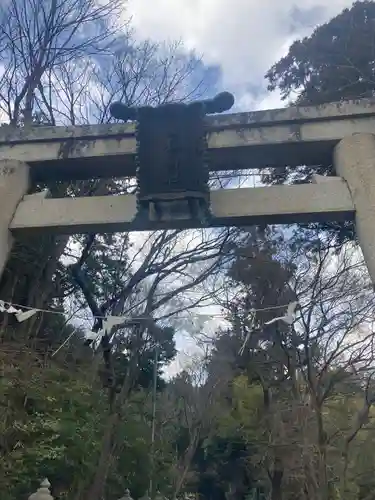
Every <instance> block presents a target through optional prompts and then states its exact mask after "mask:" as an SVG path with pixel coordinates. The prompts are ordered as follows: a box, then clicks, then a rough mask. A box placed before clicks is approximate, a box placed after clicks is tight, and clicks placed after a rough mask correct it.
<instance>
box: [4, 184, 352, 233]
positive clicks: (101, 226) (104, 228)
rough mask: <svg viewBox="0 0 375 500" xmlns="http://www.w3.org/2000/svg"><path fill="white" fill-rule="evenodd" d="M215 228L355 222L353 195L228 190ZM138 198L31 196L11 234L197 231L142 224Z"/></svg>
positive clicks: (329, 187) (177, 223)
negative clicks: (333, 221)
mask: <svg viewBox="0 0 375 500" xmlns="http://www.w3.org/2000/svg"><path fill="white" fill-rule="evenodd" d="M211 208H212V215H213V217H212V220H211V221H210V222H211V224H210V225H211V226H235V225H241V226H246V225H251V224H257V223H273V224H276V223H293V222H307V221H317V220H343V219H352V218H353V217H354V207H353V203H352V199H351V196H350V193H349V190H348V188H347V186H346V184H345V182H343V181H342V180H341V179H339V178H336V179H334V180H332V182H326V183H322V184H304V185H299V186H273V187H266V188H246V189H245V188H244V189H222V190H218V191H212V192H211ZM136 211H137V201H136V197H135V196H133V195H123V196H97V197H87V198H62V199H51V198H48V197H43V196H38V195H34V196H27V197H25V198H24V200H23V201H22V202H21V203H20V204H19V206H18V209H17V211H16V214H15V216H14V218H13V221H12V223H11V225H10V229H11V230H12V231H14V232H18V231H47V232H53V233H58V234H64V233H65V234H75V233H80V232H89V233H91V232H109V231H129V230H151V229H158V228H160V229H162V228H166V227H169V228H173V227H177V228H184V227H186V228H188V227H193V226H194V224H196V223H194V222H193V221H192V220H185V221H184V220H181V219H179V220H171V221H168V223H166V224H165V225H163V224H159V225H158V224H155V223H153V224H149V225H148V226H144V225H137V224H136V223H134V222H133V219H134V217H135V214H136Z"/></svg>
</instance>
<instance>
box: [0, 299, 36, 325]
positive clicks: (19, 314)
mask: <svg viewBox="0 0 375 500" xmlns="http://www.w3.org/2000/svg"><path fill="white" fill-rule="evenodd" d="M0 312H6V313H8V314H14V315H15V317H16V319H17V321H18V322H19V323H22V322H23V321H26V320H27V319H29V318H31V317H32V316H34V314H36V313H37V312H38V309H28V310H27V311H25V310H23V309H18V308H17V307H14V306H12V304H10V305H8V306H7V305H6V302H4V301H3V300H0Z"/></svg>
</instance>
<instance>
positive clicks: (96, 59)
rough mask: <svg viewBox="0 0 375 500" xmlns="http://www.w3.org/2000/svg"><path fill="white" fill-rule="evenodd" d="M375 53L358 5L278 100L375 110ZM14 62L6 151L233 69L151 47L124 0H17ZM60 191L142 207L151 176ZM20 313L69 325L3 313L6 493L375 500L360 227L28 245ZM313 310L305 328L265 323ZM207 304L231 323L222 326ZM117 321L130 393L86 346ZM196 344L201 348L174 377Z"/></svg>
mask: <svg viewBox="0 0 375 500" xmlns="http://www.w3.org/2000/svg"><path fill="white" fill-rule="evenodd" d="M374 53H375V2H370V1H364V2H357V3H355V4H354V5H353V7H352V8H351V9H348V10H345V11H343V12H342V13H338V15H337V17H335V18H334V19H332V20H330V21H329V22H327V23H326V24H324V25H322V26H319V27H318V28H316V30H315V31H314V32H313V33H312V35H311V36H308V37H307V38H304V39H303V40H298V41H296V42H295V43H293V45H292V46H291V47H290V50H289V53H288V54H287V55H286V56H285V57H283V58H282V59H281V60H280V61H278V62H276V63H275V65H274V66H272V68H270V70H269V71H268V73H267V75H266V80H267V82H268V84H269V90H270V91H273V90H279V91H281V92H282V95H283V97H284V98H285V100H287V101H289V103H290V104H292V105H293V104H303V105H305V104H315V103H324V102H328V101H339V100H341V99H346V98H358V97H370V96H373V94H374V91H375V61H374ZM0 68H1V72H0V111H1V117H2V118H1V119H2V126H1V129H0V136H1V132H2V129H3V130H8V128H9V127H30V126H40V127H43V126H46V125H50V126H51V125H52V126H55V125H69V124H70V125H79V124H87V123H107V122H109V121H110V118H109V114H108V105H109V104H110V103H111V102H112V101H113V100H119V99H120V100H122V101H124V102H126V103H127V104H129V105H136V104H140V103H151V104H157V103H162V102H167V101H170V100H175V99H179V100H184V99H192V98H194V97H197V96H202V95H204V96H208V95H210V94H214V93H215V90H216V89H215V85H216V83H218V80H217V79H218V78H219V76H220V75H218V74H217V71H216V70H215V68H210V67H206V66H205V65H204V64H203V62H202V60H201V59H200V58H199V57H198V56H197V55H196V54H194V53H188V52H187V51H186V50H184V47H183V46H182V45H181V44H179V43H175V44H169V45H163V46H160V45H155V44H154V43H152V42H151V41H145V42H142V43H140V42H137V41H136V40H135V38H134V36H133V33H132V29H131V23H130V22H129V21H128V18H127V15H126V4H125V8H124V2H123V1H122V0H101V1H100V2H97V1H96V0H5V1H3V2H2V3H1V5H0ZM229 90H230V89H229ZM314 172H318V173H320V174H327V173H330V172H329V171H326V170H324V171H323V170H322V169H321V168H319V166H318V167H317V168H316V169H314ZM312 173H313V171H312V169H307V168H306V167H301V168H299V169H288V168H285V169H283V170H282V171H281V170H278V171H276V172H275V171H272V172H267V171H266V172H265V171H262V179H263V182H264V183H265V184H274V183H284V182H309V180H310V178H311V174H312ZM251 174H253V173H252V172H249V175H251ZM233 179H234V174H233V173H232V175H231V174H230V173H229V175H228V172H227V173H226V175H223V176H218V175H215V177H213V178H212V179H211V182H212V185H213V186H218V185H223V184H228V183H230V182H233ZM46 187H47V188H48V189H49V190H50V191H51V192H52V194H53V195H54V196H62V195H64V196H90V195H96V194H102V195H105V194H117V193H127V192H129V193H130V192H132V191H133V190H134V179H105V180H91V181H87V182H76V183H70V184H69V183H50V184H49V185H48V186H44V185H34V186H32V190H33V192H37V191H39V190H41V189H44V188H46ZM286 229H287V230H286ZM0 299H1V300H4V301H7V302H9V303H12V304H19V305H26V306H29V307H32V308H38V309H43V310H47V311H49V312H44V313H42V312H39V313H38V314H36V315H34V316H32V317H31V318H30V319H28V320H27V321H24V322H21V323H19V322H17V321H16V320H15V318H14V315H12V314H9V313H6V312H2V313H0V314H1V318H0V320H1V322H0V332H1V348H0V370H1V372H0V373H1V377H0V414H1V417H0V497H1V499H2V500H23V499H26V498H27V496H28V495H29V494H30V493H31V492H33V491H34V490H35V488H36V486H37V485H38V482H40V480H41V479H43V478H44V477H48V478H49V480H50V482H51V484H52V488H53V494H54V496H55V497H56V499H59V500H63V499H66V500H103V499H105V500H117V499H119V498H120V497H121V496H123V495H124V492H125V490H126V488H129V489H130V491H131V494H132V496H133V497H134V498H136V499H138V498H140V497H142V496H144V495H145V494H148V495H149V496H151V497H154V496H155V495H156V494H157V492H159V494H160V495H161V496H163V497H166V498H168V499H171V500H172V499H177V498H186V497H189V498H197V499H198V498H199V499H201V500H266V499H270V500H344V499H345V500H372V499H374V498H375V476H374V468H375V453H374V450H375V433H374V424H373V420H372V418H373V416H374V414H375V413H374V412H375V409H374V408H373V405H374V403H375V382H374V374H375V350H374V349H375V346H374V341H375V334H374V317H375V315H374V313H375V295H374V293H373V289H372V287H371V284H370V282H369V277H368V275H367V272H366V269H365V266H364V264H363V261H362V257H361V254H360V252H359V250H358V248H357V246H356V242H355V240H354V236H353V228H352V226H351V225H350V224H347V225H346V226H344V225H337V224H330V225H324V226H322V225H316V224H315V225H314V224H312V225H308V226H306V227H302V226H300V227H289V228H280V227H268V228H264V227H258V228H239V229H220V230H219V229H218V230H204V231H203V230H196V231H168V232H158V233H151V234H143V235H137V236H136V237H135V236H134V235H129V234H113V235H109V234H108V235H107V234H105V235H97V234H92V235H86V236H82V235H77V236H75V237H72V238H70V237H69V238H68V237H50V236H48V237H47V236H46V237H43V238H40V237H38V238H32V237H27V238H24V239H22V240H17V241H16V242H15V245H14V248H13V251H12V255H11V258H10V260H9V262H8V264H7V267H6V271H5V273H4V275H3V276H2V278H1V280H0ZM293 301H298V303H299V306H298V308H297V314H296V319H295V321H294V322H292V324H288V323H287V322H285V321H282V320H277V321H274V322H270V323H269V324H266V323H268V322H269V321H270V320H272V319H274V318H276V317H279V316H282V315H284V314H285V313H286V307H285V305H287V304H289V303H291V302H293ZM208 306H210V307H211V309H210V310H215V311H220V316H219V317H216V318H209V317H205V316H201V315H200V314H201V313H202V314H204V313H205V311H206V312H207V307H208ZM213 307H214V309H212V308H213ZM107 315H117V316H119V315H122V316H125V317H126V318H127V319H128V321H127V322H126V324H120V325H117V326H116V327H115V329H114V338H113V346H112V359H113V366H114V372H115V380H116V384H115V388H114V389H113V390H112V389H111V388H108V384H107V374H106V371H105V370H104V367H103V359H102V352H101V350H100V348H97V346H96V344H95V343H93V344H91V345H86V344H85V342H84V339H85V334H86V332H87V331H88V330H91V329H92V328H94V329H97V328H98V327H100V325H98V320H95V317H104V316H107ZM139 318H141V319H139ZM182 334H184V335H190V336H191V337H192V338H193V339H194V341H195V342H196V345H197V354H196V355H194V356H192V357H191V358H190V359H189V360H187V361H186V360H185V361H186V363H185V368H184V369H183V371H181V372H180V373H179V374H178V375H176V376H174V377H173V378H170V377H166V375H165V373H168V366H169V365H170V363H171V362H172V361H173V360H175V358H176V356H177V354H178V353H177V350H176V344H175V341H176V339H177V338H179V336H181V335H182Z"/></svg>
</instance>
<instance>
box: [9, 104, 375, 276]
mask: <svg viewBox="0 0 375 500" xmlns="http://www.w3.org/2000/svg"><path fill="white" fill-rule="evenodd" d="M205 124H206V127H207V132H208V133H207V145H208V151H207V153H208V158H209V166H210V170H211V171H221V170H241V169H246V168H265V167H267V168H271V167H279V166H286V165H288V166H292V167H293V166H298V165H310V166H314V165H331V164H333V165H334V168H335V172H336V175H337V176H336V177H320V176H316V178H315V179H314V182H313V183H311V184H304V185H295V186H272V187H257V188H241V189H219V190H215V191H211V193H210V199H211V212H212V218H211V220H210V222H209V223H207V224H208V225H210V226H213V227H214V226H233V225H241V226H248V225H251V224H256V223H296V222H308V221H329V220H330V221H332V220H335V221H343V220H349V219H354V218H355V221H356V229H357V236H358V239H359V242H360V245H361V247H362V251H363V254H364V257H365V260H366V262H367V265H368V269H369V272H370V276H371V279H372V282H373V283H375V135H373V134H375V99H364V100H357V101H346V102H340V103H331V104H325V105H321V106H316V107H315V106H314V107H290V108H285V109H277V110H266V111H257V112H250V113H237V114H227V115H220V116H219V115H215V116H211V117H206V118H205ZM135 153H136V138H135V126H134V124H128V123H125V124H116V125H96V126H77V127H38V128H31V129H26V128H25V129H13V128H11V127H8V126H3V127H1V128H0V273H1V271H2V270H3V268H4V266H5V263H6V260H7V258H8V255H9V252H10V249H11V244H12V238H13V237H17V236H18V235H21V234H22V233H27V232H29V233H36V232H38V231H43V232H53V233H57V234H74V233H84V232H89V233H92V232H110V231H137V230H152V229H165V228H177V227H178V228H189V227H194V226H196V225H197V222H196V221H194V220H192V219H189V218H185V219H181V218H174V217H171V218H169V219H168V220H164V221H160V220H159V221H155V220H149V221H148V222H147V221H146V223H144V222H143V223H142V224H140V223H138V222H137V220H136V218H135V215H136V212H137V199H136V196H135V195H129V194H126V195H120V196H94V197H82V198H60V199H53V198H51V197H49V196H48V195H45V194H31V195H30V194H28V190H29V186H30V182H31V181H39V182H43V181H49V180H55V181H56V180H78V179H81V180H84V179H90V178H109V177H115V176H117V177H125V176H134V175H135V173H136V165H135Z"/></svg>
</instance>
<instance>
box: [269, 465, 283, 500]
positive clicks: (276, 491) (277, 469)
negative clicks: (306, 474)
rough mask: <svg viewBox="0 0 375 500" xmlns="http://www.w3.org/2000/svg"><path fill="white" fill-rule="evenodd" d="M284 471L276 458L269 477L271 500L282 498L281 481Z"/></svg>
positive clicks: (280, 499)
mask: <svg viewBox="0 0 375 500" xmlns="http://www.w3.org/2000/svg"><path fill="white" fill-rule="evenodd" d="M283 475H284V471H283V469H282V466H281V464H280V463H279V461H278V460H277V459H276V460H275V465H274V470H273V473H272V477H271V500H282V498H283V494H282V482H283Z"/></svg>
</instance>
